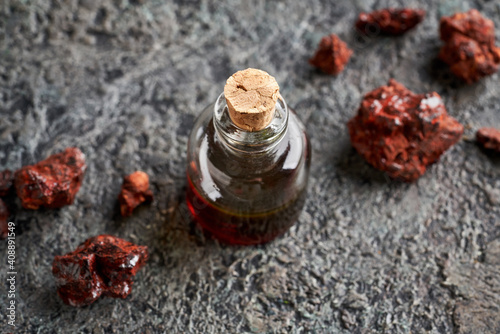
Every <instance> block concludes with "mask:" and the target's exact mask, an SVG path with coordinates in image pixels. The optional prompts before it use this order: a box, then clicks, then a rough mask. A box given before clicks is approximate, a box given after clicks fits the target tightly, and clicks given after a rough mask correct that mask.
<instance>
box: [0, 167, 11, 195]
mask: <svg viewBox="0 0 500 334" xmlns="http://www.w3.org/2000/svg"><path fill="white" fill-rule="evenodd" d="M13 183H14V173H12V172H11V171H10V170H8V169H6V170H4V171H2V172H0V196H7V195H8V194H9V192H10V190H11V189H12V185H13Z"/></svg>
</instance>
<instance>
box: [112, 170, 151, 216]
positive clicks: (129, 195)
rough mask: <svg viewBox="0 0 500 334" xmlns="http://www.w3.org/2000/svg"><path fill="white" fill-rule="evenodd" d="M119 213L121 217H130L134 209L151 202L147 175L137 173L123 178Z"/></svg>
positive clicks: (119, 197) (119, 198)
mask: <svg viewBox="0 0 500 334" xmlns="http://www.w3.org/2000/svg"><path fill="white" fill-rule="evenodd" d="M118 200H119V201H120V212H121V214H122V216H124V217H126V216H130V215H132V212H133V211H134V209H135V208H136V207H137V206H139V205H140V204H142V203H150V202H152V201H153V193H152V192H151V190H150V189H149V176H148V174H146V173H144V172H141V171H137V172H134V173H132V174H130V175H128V176H126V177H124V178H123V185H122V190H121V192H120V195H119V196H118Z"/></svg>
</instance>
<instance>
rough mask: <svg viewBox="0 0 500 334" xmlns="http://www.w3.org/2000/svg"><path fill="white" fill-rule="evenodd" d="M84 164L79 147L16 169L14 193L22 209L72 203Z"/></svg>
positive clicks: (81, 178) (53, 206) (81, 177)
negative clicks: (19, 200) (15, 192)
mask: <svg viewBox="0 0 500 334" xmlns="http://www.w3.org/2000/svg"><path fill="white" fill-rule="evenodd" d="M86 169H87V165H86V164H85V155H84V154H83V153H82V151H80V150H79V149H78V148H75V147H70V148H67V149H66V150H64V152H61V153H58V154H54V155H51V156H50V157H48V158H47V159H45V160H43V161H40V162H39V163H37V164H35V165H31V166H24V167H22V168H21V169H19V170H18V171H17V172H16V173H15V178H14V185H15V187H16V191H17V196H18V197H19V198H20V199H21V203H22V205H23V207H24V208H25V209H34V210H36V209H38V208H39V207H46V208H50V209H54V208H60V207H63V206H65V205H69V204H72V203H73V201H74V199H75V196H76V193H77V192H78V190H79V189H80V186H81V184H82V180H83V176H84V174H85V170H86Z"/></svg>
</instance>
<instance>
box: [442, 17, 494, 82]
mask: <svg viewBox="0 0 500 334" xmlns="http://www.w3.org/2000/svg"><path fill="white" fill-rule="evenodd" d="M440 31H441V39H442V40H443V41H444V42H445V45H444V46H443V47H442V48H441V52H440V53H439V58H440V59H441V60H443V61H444V62H445V63H447V64H448V65H450V69H451V71H452V72H453V74H455V75H456V76H457V77H459V78H461V79H462V80H464V81H465V82H467V83H472V82H475V81H478V80H479V79H481V78H482V77H484V76H487V75H491V74H493V73H495V72H496V71H497V69H498V65H499V64H500V48H498V47H496V46H495V25H494V24H493V21H491V20H489V19H487V18H485V17H483V16H482V15H481V13H479V12H478V11H477V10H476V9H471V10H469V11H468V12H466V13H457V14H455V15H453V16H450V17H442V18H441V24H440Z"/></svg>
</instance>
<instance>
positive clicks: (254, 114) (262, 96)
mask: <svg viewBox="0 0 500 334" xmlns="http://www.w3.org/2000/svg"><path fill="white" fill-rule="evenodd" d="M279 89H280V88H279V86H278V83H277V82H276V79H275V78H274V77H272V76H270V75H269V74H268V73H267V72H264V71H261V70H257V69H255V68H247V69H246V70H243V71H238V72H236V73H234V74H233V75H232V76H231V77H229V79H227V81H226V86H224V96H225V97H226V102H227V106H228V109H229V116H230V117H231V120H232V121H233V123H234V124H236V125H237V126H239V127H240V128H242V129H244V130H247V131H259V130H262V129H263V128H265V127H266V126H268V125H269V123H271V121H272V120H273V115H274V110H275V107H276V101H278V97H279V95H280V94H279Z"/></svg>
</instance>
